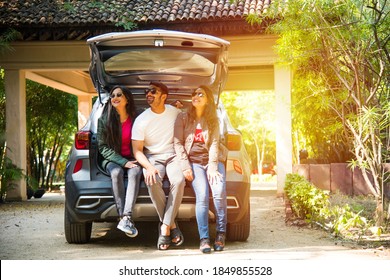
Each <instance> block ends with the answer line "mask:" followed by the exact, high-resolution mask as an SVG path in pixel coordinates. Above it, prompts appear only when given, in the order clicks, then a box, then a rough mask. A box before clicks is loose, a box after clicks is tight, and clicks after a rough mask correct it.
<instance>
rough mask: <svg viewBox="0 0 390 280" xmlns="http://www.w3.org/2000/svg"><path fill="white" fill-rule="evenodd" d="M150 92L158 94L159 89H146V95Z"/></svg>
mask: <svg viewBox="0 0 390 280" xmlns="http://www.w3.org/2000/svg"><path fill="white" fill-rule="evenodd" d="M149 92H150V93H151V94H156V92H157V89H156V88H147V89H145V94H148V93H149Z"/></svg>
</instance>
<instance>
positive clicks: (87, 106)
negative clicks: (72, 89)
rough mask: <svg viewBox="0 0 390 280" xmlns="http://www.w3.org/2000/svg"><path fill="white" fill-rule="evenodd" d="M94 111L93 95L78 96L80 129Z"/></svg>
mask: <svg viewBox="0 0 390 280" xmlns="http://www.w3.org/2000/svg"><path fill="white" fill-rule="evenodd" d="M91 111H92V97H91V96H89V95H79V96H78V121H79V125H78V127H79V129H80V128H82V127H83V126H84V125H85V124H86V123H87V120H88V118H89V115H90V114H91Z"/></svg>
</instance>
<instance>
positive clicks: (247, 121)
mask: <svg viewBox="0 0 390 280" xmlns="http://www.w3.org/2000/svg"><path fill="white" fill-rule="evenodd" d="M221 100H222V102H223V104H224V106H225V108H226V111H227V113H228V115H229V118H230V120H231V122H232V125H233V126H234V127H235V128H237V129H238V130H240V131H241V133H242V135H243V139H244V143H245V147H246V149H247V151H248V154H249V156H250V158H251V161H252V166H253V168H256V169H257V170H258V172H259V175H261V171H262V165H263V162H264V161H269V162H275V156H276V148H275V110H274V108H275V95H274V93H273V92H254V91H253V92H229V93H226V94H225V93H223V94H222V95H221Z"/></svg>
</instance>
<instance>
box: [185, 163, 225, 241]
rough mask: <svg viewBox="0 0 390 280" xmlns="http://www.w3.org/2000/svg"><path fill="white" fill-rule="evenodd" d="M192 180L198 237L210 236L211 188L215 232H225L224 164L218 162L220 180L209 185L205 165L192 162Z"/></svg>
mask: <svg viewBox="0 0 390 280" xmlns="http://www.w3.org/2000/svg"><path fill="white" fill-rule="evenodd" d="M191 165H192V170H193V172H194V180H193V181H192V188H193V189H194V192H195V196H196V207H195V212H196V221H197V223H198V231H199V237H200V239H203V238H210V235H209V192H210V189H211V192H212V197H213V202H214V208H215V219H216V230H217V232H226V222H227V202H226V180H225V179H226V176H225V166H224V164H223V163H221V162H219V163H218V172H219V173H221V174H222V176H223V177H222V178H223V179H222V181H218V182H217V183H214V184H212V185H210V183H209V181H208V180H207V165H206V166H203V165H201V164H197V163H192V164H191Z"/></svg>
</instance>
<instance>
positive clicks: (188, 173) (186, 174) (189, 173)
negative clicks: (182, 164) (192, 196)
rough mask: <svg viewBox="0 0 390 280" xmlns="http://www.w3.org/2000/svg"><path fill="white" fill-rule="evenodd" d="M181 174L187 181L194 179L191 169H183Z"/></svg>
mask: <svg viewBox="0 0 390 280" xmlns="http://www.w3.org/2000/svg"><path fill="white" fill-rule="evenodd" d="M183 175H184V177H185V178H186V180H188V181H192V180H194V174H193V173H192V169H186V170H184V171H183Z"/></svg>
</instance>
